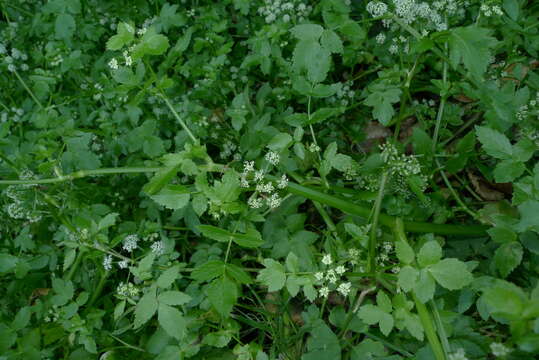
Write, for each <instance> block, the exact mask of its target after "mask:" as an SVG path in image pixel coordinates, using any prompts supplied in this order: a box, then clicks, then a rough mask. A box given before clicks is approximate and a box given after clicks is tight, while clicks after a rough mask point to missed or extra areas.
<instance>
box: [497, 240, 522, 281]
mask: <svg viewBox="0 0 539 360" xmlns="http://www.w3.org/2000/svg"><path fill="white" fill-rule="evenodd" d="M523 254H524V250H523V249H522V245H521V244H520V243H519V242H518V241H511V242H509V243H505V244H502V245H501V246H500V247H499V248H498V249H496V252H495V253H494V263H495V264H496V268H497V269H498V271H499V272H500V275H501V276H502V278H506V277H507V276H508V275H509V274H510V273H511V272H512V271H513V270H514V269H515V268H516V267H517V266H518V265H519V264H520V263H521V261H522V256H523Z"/></svg>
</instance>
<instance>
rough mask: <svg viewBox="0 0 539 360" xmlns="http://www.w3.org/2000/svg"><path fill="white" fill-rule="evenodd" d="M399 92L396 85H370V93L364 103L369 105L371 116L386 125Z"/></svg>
mask: <svg viewBox="0 0 539 360" xmlns="http://www.w3.org/2000/svg"><path fill="white" fill-rule="evenodd" d="M401 93H402V91H401V90H400V89H399V88H397V87H393V86H385V85H383V84H377V86H373V87H372V89H371V93H370V94H369V96H367V99H365V105H367V106H371V107H372V108H373V110H372V115H373V117H374V118H375V119H377V120H378V121H380V123H381V124H382V125H385V126H387V125H389V123H390V122H391V119H392V118H393V115H395V110H394V109H393V104H394V103H396V102H398V101H399V100H400V95H401Z"/></svg>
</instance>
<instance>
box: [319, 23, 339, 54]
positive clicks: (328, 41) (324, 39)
mask: <svg viewBox="0 0 539 360" xmlns="http://www.w3.org/2000/svg"><path fill="white" fill-rule="evenodd" d="M320 43H321V44H322V46H323V47H324V48H326V49H327V50H329V51H330V52H331V53H334V54H342V53H343V45H342V40H341V38H340V37H339V35H337V33H335V31H333V30H329V29H327V30H324V32H322V36H321V38H320Z"/></svg>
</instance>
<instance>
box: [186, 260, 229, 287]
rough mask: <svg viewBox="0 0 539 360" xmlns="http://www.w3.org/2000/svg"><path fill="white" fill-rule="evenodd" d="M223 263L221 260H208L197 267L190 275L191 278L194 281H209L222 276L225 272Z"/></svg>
mask: <svg viewBox="0 0 539 360" xmlns="http://www.w3.org/2000/svg"><path fill="white" fill-rule="evenodd" d="M225 266H226V265H225V263H224V262H222V261H221V260H210V261H208V262H206V263H204V264H203V265H201V266H199V267H197V268H196V269H195V270H194V271H193V272H192V273H191V278H193V279H195V280H196V281H201V282H202V281H209V280H211V279H214V278H216V277H219V276H222V275H223V274H224V272H225Z"/></svg>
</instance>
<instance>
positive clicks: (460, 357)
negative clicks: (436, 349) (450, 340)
mask: <svg viewBox="0 0 539 360" xmlns="http://www.w3.org/2000/svg"><path fill="white" fill-rule="evenodd" d="M448 360H468V358H467V357H466V352H465V351H464V349H463V348H459V349H458V350H457V351H455V352H454V353H453V354H450V355H449V359H448Z"/></svg>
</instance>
